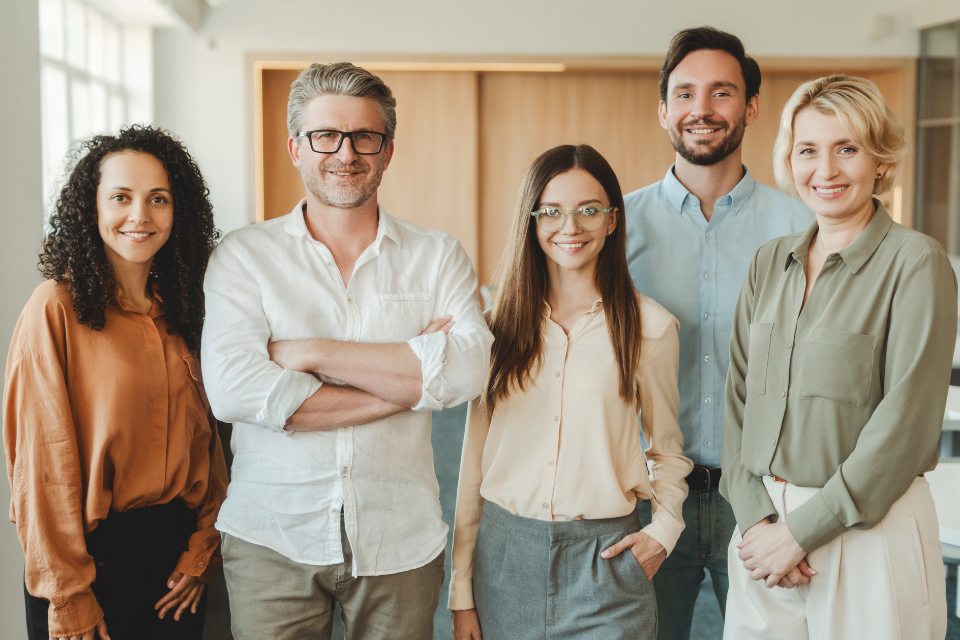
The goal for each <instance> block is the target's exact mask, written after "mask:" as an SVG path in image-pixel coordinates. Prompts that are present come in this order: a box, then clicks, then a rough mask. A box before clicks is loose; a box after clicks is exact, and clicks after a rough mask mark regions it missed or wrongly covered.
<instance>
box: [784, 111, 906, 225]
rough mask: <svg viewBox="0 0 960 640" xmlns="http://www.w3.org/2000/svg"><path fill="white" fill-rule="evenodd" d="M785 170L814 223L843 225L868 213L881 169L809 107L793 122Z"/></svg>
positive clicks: (834, 120) (832, 120) (835, 121)
mask: <svg viewBox="0 0 960 640" xmlns="http://www.w3.org/2000/svg"><path fill="white" fill-rule="evenodd" d="M793 140H794V142H793V148H792V149H791V151H790V167H791V170H792V171H793V182H794V184H795V185H796V187H797V192H798V193H799V194H800V198H801V199H802V200H803V201H804V203H805V204H806V205H807V206H808V207H810V209H811V210H812V211H813V212H814V213H815V214H817V218H819V219H823V218H826V219H830V220H833V221H836V222H842V221H844V220H847V219H852V218H854V217H856V216H857V215H859V214H862V213H864V212H866V211H867V209H870V210H871V211H872V207H873V203H872V200H871V197H872V196H873V187H874V184H875V180H876V179H877V174H878V173H879V174H882V173H884V172H885V171H886V170H887V169H888V168H889V165H886V164H881V163H879V162H877V160H876V159H875V158H874V157H873V156H871V155H870V154H869V153H867V152H866V151H864V150H863V149H862V148H861V146H860V145H859V144H857V143H856V142H854V141H853V138H852V136H850V134H849V133H848V132H847V131H846V130H845V129H844V128H843V125H842V124H841V122H840V119H839V118H838V117H837V116H836V115H834V114H832V113H831V114H826V113H821V112H820V111H817V110H816V109H813V108H809V107H808V108H806V109H804V110H802V111H800V112H799V113H798V114H797V115H796V117H795V118H794V121H793Z"/></svg>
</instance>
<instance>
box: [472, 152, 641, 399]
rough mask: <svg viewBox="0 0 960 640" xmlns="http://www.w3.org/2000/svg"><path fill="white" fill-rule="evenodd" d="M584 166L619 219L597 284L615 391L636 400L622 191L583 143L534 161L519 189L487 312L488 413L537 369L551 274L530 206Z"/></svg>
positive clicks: (635, 340)
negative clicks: (557, 179) (617, 379)
mask: <svg viewBox="0 0 960 640" xmlns="http://www.w3.org/2000/svg"><path fill="white" fill-rule="evenodd" d="M571 169H582V170H584V171H586V172H587V173H589V174H590V175H592V176H593V177H594V178H596V179H597V182H599V183H600V185H601V186H602V187H603V189H604V191H605V192H606V194H607V198H608V199H609V200H610V204H611V205H612V206H614V207H616V208H617V214H618V216H619V218H618V221H617V225H616V227H614V230H613V232H612V233H611V234H610V235H609V236H607V238H606V240H605V242H604V245H603V248H602V249H601V250H600V255H599V257H598V259H597V271H596V285H597V289H598V290H599V291H600V297H601V299H602V300H603V307H604V314H605V315H606V319H607V331H608V333H609V334H610V342H611V344H612V345H613V351H614V353H615V354H616V358H617V367H618V368H619V370H620V387H619V394H620V396H621V397H622V398H623V399H624V400H625V401H626V402H635V401H636V397H637V389H636V382H635V381H636V372H637V368H638V366H639V363H640V298H639V297H638V295H637V292H636V290H635V289H634V288H633V281H632V280H631V279H630V272H629V271H628V269H627V253H626V249H627V232H626V224H624V220H623V194H622V192H621V191H620V182H619V181H618V180H617V176H616V174H615V173H614V172H613V168H612V167H611V166H610V164H609V163H608V162H607V161H606V160H605V159H604V157H603V156H602V155H600V153H598V152H597V150H596V149H594V148H593V147H590V146H588V145H585V144H581V145H571V144H567V145H562V146H559V147H554V148H553V149H550V150H549V151H546V152H544V153H543V154H541V155H540V157H539V158H537V159H536V160H534V161H533V164H532V165H530V168H529V169H527V173H526V175H525V176H524V177H523V181H522V182H521V184H520V191H519V193H518V194H517V206H516V209H515V210H514V219H513V225H512V227H511V231H510V237H509V239H508V243H507V248H506V250H505V251H504V253H503V256H502V257H501V258H500V262H499V264H498V265H497V270H496V272H495V274H494V277H493V282H494V284H495V285H496V286H497V291H496V298H495V300H494V303H493V309H492V310H491V311H490V313H489V315H488V322H489V324H490V330H491V331H492V332H493V336H494V338H495V340H494V343H493V353H492V354H491V360H490V373H489V374H488V376H487V382H486V385H485V386H484V392H483V395H482V396H481V402H482V404H483V407H484V409H485V410H486V411H487V412H488V415H490V414H492V413H493V408H494V406H495V405H496V403H497V402H498V401H499V400H502V399H504V398H506V397H507V396H509V395H510V394H511V393H512V392H514V391H521V392H522V391H523V390H524V389H525V388H526V385H527V384H528V383H532V382H533V377H534V375H535V373H536V372H537V371H538V370H539V368H540V366H541V365H542V359H543V340H542V338H541V335H540V328H541V325H542V323H543V317H544V302H545V301H546V299H547V289H548V285H549V275H548V273H547V259H546V256H545V255H544V253H543V250H542V249H541V248H540V244H539V242H538V241H537V230H536V222H535V221H534V218H533V217H532V216H531V215H530V212H531V211H533V210H534V209H535V208H536V205H537V203H538V202H539V200H540V195H541V194H542V193H543V190H544V188H545V187H546V186H547V183H548V182H550V181H551V180H552V179H553V178H555V177H556V176H558V175H560V174H561V173H565V172H567V171H570V170H571Z"/></svg>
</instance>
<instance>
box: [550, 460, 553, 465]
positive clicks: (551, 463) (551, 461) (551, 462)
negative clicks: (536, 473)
mask: <svg viewBox="0 0 960 640" xmlns="http://www.w3.org/2000/svg"><path fill="white" fill-rule="evenodd" d="M550 466H551V467H552V466H553V458H550Z"/></svg>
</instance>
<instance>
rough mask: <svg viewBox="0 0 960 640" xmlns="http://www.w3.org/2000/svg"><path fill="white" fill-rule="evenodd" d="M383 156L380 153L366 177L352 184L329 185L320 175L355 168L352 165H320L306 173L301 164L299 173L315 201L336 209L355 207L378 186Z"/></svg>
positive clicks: (381, 176) (381, 175) (373, 192)
mask: <svg viewBox="0 0 960 640" xmlns="http://www.w3.org/2000/svg"><path fill="white" fill-rule="evenodd" d="M383 165H384V156H382V155H381V157H380V159H379V162H378V163H377V166H376V167H374V168H372V169H370V171H369V172H368V174H367V176H366V178H365V179H364V180H363V181H361V183H360V184H357V185H354V186H348V185H342V186H339V187H330V186H327V185H325V184H324V182H323V178H322V177H321V176H322V174H323V172H324V171H337V170H342V169H348V168H349V169H356V168H357V167H356V166H354V165H337V166H328V167H323V165H321V167H320V168H319V170H317V171H316V172H312V173H309V174H308V173H306V172H305V171H304V169H305V167H303V166H301V168H300V175H301V177H302V178H303V183H304V185H306V187H307V190H308V191H309V192H310V193H311V194H313V197H314V198H316V199H317V201H318V202H319V203H320V204H322V205H325V206H328V207H335V208H337V209H355V208H356V207H359V206H360V205H362V204H363V203H365V202H366V201H367V200H369V199H370V198H371V197H372V196H373V195H374V194H375V193H376V192H377V189H378V188H379V187H380V181H381V180H382V179H383Z"/></svg>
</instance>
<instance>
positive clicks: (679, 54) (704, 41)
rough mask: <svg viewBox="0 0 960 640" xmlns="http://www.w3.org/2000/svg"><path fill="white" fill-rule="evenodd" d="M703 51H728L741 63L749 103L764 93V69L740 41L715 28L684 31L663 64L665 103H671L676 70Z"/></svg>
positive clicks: (661, 70) (676, 37)
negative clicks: (669, 96)
mask: <svg viewBox="0 0 960 640" xmlns="http://www.w3.org/2000/svg"><path fill="white" fill-rule="evenodd" d="M701 49H715V50H717V51H726V52H727V53H729V54H730V55H732V56H733V57H734V58H736V59H737V62H739V63H740V71H741V72H742V73H743V81H744V82H745V83H746V85H747V96H746V98H747V100H748V101H749V100H750V98H752V97H753V96H755V95H757V94H758V93H760V65H758V64H757V61H756V60H754V59H753V58H751V57H750V56H748V55H747V53H746V51H745V50H744V48H743V43H742V42H740V38H738V37H737V36H735V35H733V34H732V33H727V32H726V31H720V30H719V29H714V28H713V27H694V28H692V29H684V30H683V31H680V32H679V33H677V35H675V36H673V40H671V41H670V48H669V49H668V50H667V57H666V58H665V59H664V61H663V67H661V68H660V99H661V100H663V101H664V102H666V101H667V89H668V88H669V86H668V85H669V84H670V74H671V73H673V70H674V69H676V68H677V65H678V64H680V62H682V61H683V59H684V58H686V57H687V55H689V54H691V53H693V52H694V51H700V50H701Z"/></svg>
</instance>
